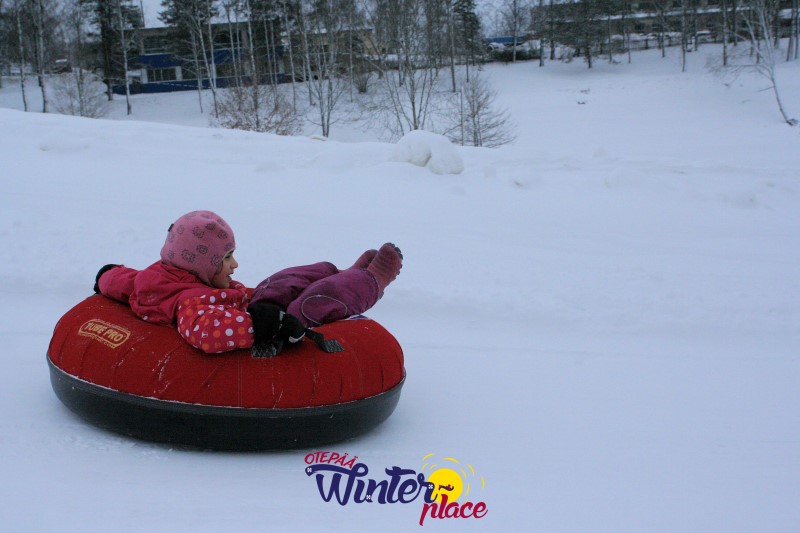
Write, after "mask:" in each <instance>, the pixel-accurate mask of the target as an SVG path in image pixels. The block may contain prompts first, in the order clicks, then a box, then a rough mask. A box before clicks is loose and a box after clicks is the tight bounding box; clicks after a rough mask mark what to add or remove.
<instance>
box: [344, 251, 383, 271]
mask: <svg viewBox="0 0 800 533" xmlns="http://www.w3.org/2000/svg"><path fill="white" fill-rule="evenodd" d="M376 255H378V250H367V251H366V252H364V253H363V254H361V257H359V258H358V259H357V260H356V262H355V263H353V266H351V267H350V268H367V267H368V266H369V264H370V263H372V260H373V259H375V256H376Z"/></svg>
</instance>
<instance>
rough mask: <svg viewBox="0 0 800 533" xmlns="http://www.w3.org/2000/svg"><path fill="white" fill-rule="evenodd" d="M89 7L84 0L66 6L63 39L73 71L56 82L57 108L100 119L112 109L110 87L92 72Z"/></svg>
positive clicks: (62, 25)
mask: <svg viewBox="0 0 800 533" xmlns="http://www.w3.org/2000/svg"><path fill="white" fill-rule="evenodd" d="M89 18H90V17H89V8H88V6H87V5H86V4H85V3H83V2H81V1H80V0H67V1H65V2H64V4H63V6H62V12H61V25H60V28H59V29H60V37H61V38H60V40H61V42H62V47H63V51H64V52H65V54H66V59H67V65H68V66H69V70H68V71H67V72H62V73H60V74H58V75H57V76H56V77H55V79H54V81H53V108H54V109H55V110H56V111H57V112H58V113H61V114H65V115H77V116H81V117H90V118H98V117H101V116H104V115H105V114H106V113H107V112H108V99H107V97H106V94H105V89H106V86H105V84H104V83H103V82H102V79H100V78H99V77H98V76H96V75H95V74H93V73H91V72H90V71H89V68H90V66H89V63H90V60H91V52H90V46H89V43H87V42H86V28H87V26H88V24H89Z"/></svg>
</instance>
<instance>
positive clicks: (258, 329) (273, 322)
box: [247, 303, 283, 344]
mask: <svg viewBox="0 0 800 533" xmlns="http://www.w3.org/2000/svg"><path fill="white" fill-rule="evenodd" d="M247 312H248V313H250V318H252V319H253V336H254V344H266V343H269V342H272V341H273V340H274V339H275V337H276V336H277V335H278V331H279V330H280V329H281V315H282V314H283V311H281V309H280V307H278V306H277V305H272V304H261V303H258V304H251V305H250V306H249V307H248V308H247Z"/></svg>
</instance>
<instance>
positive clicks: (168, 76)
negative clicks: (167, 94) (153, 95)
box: [147, 68, 177, 83]
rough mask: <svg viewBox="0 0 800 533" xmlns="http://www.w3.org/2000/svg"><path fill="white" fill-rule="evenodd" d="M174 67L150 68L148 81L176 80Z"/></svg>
mask: <svg viewBox="0 0 800 533" xmlns="http://www.w3.org/2000/svg"><path fill="white" fill-rule="evenodd" d="M176 79H177V76H176V75H175V69H174V68H149V69H147V81H148V82H151V83H152V82H156V81H173V80H176Z"/></svg>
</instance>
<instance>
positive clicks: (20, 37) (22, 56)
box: [14, 0, 28, 111]
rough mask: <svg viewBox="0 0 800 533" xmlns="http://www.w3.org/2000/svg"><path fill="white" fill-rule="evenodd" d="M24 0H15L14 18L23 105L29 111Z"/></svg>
mask: <svg viewBox="0 0 800 533" xmlns="http://www.w3.org/2000/svg"><path fill="white" fill-rule="evenodd" d="M23 9H24V5H23V0H14V12H15V13H14V19H15V21H16V29H17V51H18V53H19V57H18V64H19V86H20V89H21V90H22V105H23V109H24V110H25V111H28V94H27V92H26V88H25V83H26V63H27V50H26V46H25V33H24V32H23V25H22V18H23V16H24V15H23Z"/></svg>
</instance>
